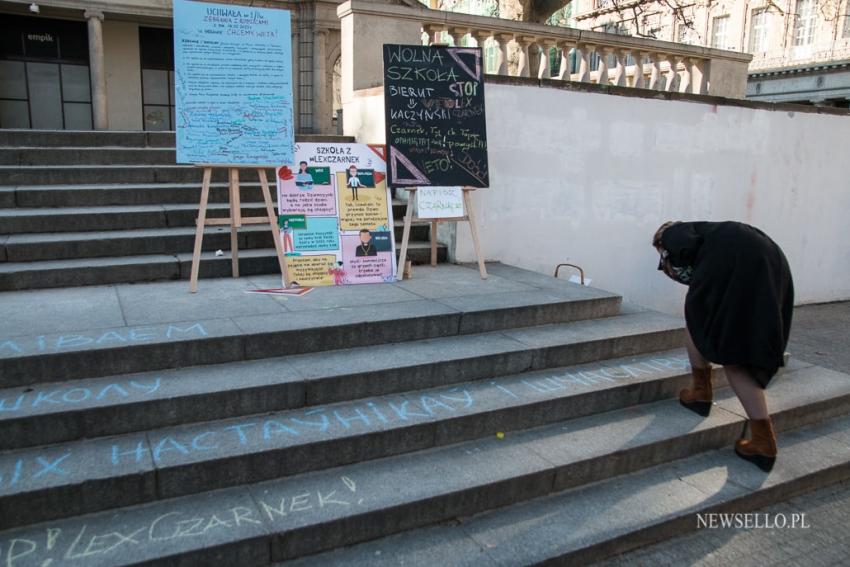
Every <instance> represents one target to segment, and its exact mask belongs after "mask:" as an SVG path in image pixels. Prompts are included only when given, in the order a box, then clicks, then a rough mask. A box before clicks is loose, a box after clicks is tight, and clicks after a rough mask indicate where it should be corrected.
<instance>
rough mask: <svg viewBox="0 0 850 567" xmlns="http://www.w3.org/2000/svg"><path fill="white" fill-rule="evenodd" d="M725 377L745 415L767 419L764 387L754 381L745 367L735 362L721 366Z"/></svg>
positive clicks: (768, 414) (768, 415) (751, 417)
mask: <svg viewBox="0 0 850 567" xmlns="http://www.w3.org/2000/svg"><path fill="white" fill-rule="evenodd" d="M723 370H724V371H725V372H726V379H727V380H728V381H729V385H730V386H732V389H733V390H734V391H735V395H736V396H738V399H739V400H740V401H741V405H742V406H744V411H746V412H747V417H749V418H750V419H751V420H754V419H768V418H769V417H770V413H769V412H768V411H767V400H766V399H765V397H764V389H763V388H762V387H761V386H760V385H759V384H758V382H756V379H755V378H753V377H752V376H751V375H750V373H749V372H747V370H746V368H744V367H742V366H738V365H736V364H729V365H727V366H724V367H723Z"/></svg>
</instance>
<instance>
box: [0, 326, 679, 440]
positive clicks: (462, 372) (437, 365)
mask: <svg viewBox="0 0 850 567" xmlns="http://www.w3.org/2000/svg"><path fill="white" fill-rule="evenodd" d="M494 338H496V339H499V340H500V344H501V343H502V342H503V343H511V341H510V340H509V339H508V338H507V337H504V336H503V335H501V334H500V333H482V334H478V335H467V336H465V337H463V339H461V340H464V341H465V342H467V343H469V344H468V346H467V350H466V351H465V352H464V353H463V355H455V356H445V357H443V358H438V359H432V360H429V361H428V362H422V361H413V362H411V363H410V364H407V365H395V366H391V365H386V366H383V367H371V368H365V369H360V368H356V367H355V368H349V369H348V372H347V373H346V372H327V371H319V372H316V371H315V370H313V371H312V372H311V371H310V370H309V369H310V367H311V366H310V365H311V363H313V364H315V363H316V362H319V363H321V362H322V361H323V360H324V359H326V358H327V356H329V354H330V353H327V352H319V353H311V354H306V355H295V356H293V357H278V358H271V359H261V360H254V361H247V362H245V361H240V362H232V363H224V364H217V365H207V366H196V367H190V368H181V369H175V370H168V371H165V372H156V371H154V372H147V373H140V374H130V375H119V376H108V377H102V378H89V379H81V380H73V381H66V382H52V383H41V384H33V385H31V386H30V387H27V388H24V389H23V390H22V388H21V387H16V388H7V389H4V390H0V427H2V428H3V430H4V432H6V435H4V437H3V439H2V440H0V450H11V449H21V448H25V447H31V446H35V445H48V444H53V443H62V442H68V441H73V440H76V439H82V438H87V439H92V438H96V437H106V436H110V435H119V434H125V433H131V432H133V431H142V430H147V429H154V428H159V427H171V426H178V425H184V424H187V423H194V422H199V421H209V420H216V419H231V418H235V417H240V416H245V415H251V414H259V413H267V412H271V411H285V410H295V409H299V408H305V407H311V406H321V405H324V404H332V403H339V402H352V401H355V400H362V399H365V398H370V397H375V396H387V395H392V394H399V393H402V392H408V391H412V390H424V389H431V388H437V387H453V386H455V385H457V384H460V383H463V382H475V381H479V380H485V379H488V378H490V379H495V378H500V377H503V376H511V375H523V374H525V373H526V372H530V371H532V370H536V371H541V370H546V371H549V372H554V373H556V374H557V372H558V368H560V369H562V370H563V372H564V373H566V374H570V373H571V372H572V371H575V372H581V373H582V375H585V376H586V377H587V378H586V379H587V380H589V381H590V382H591V383H595V382H596V381H599V380H606V381H609V382H610V381H612V379H611V377H610V376H609V374H610V372H607V371H606V372H603V374H602V376H601V377H600V376H598V375H596V374H595V372H599V371H601V369H607V368H609V367H610V366H611V365H612V364H624V365H625V364H627V363H626V362H625V361H626V360H627V359H633V360H638V361H641V362H640V363H638V362H635V363H634V364H643V362H642V359H644V358H649V359H651V363H650V364H643V366H642V367H641V366H636V367H634V368H632V366H631V364H632V363H628V367H626V368H623V369H622V371H623V372H626V373H638V374H650V373H651V372H653V371H656V372H657V371H658V370H659V369H658V365H659V364H660V365H662V366H663V365H665V364H666V365H668V366H670V365H671V364H672V365H677V366H682V368H684V367H685V366H686V360H685V359H683V358H682V357H681V352H679V351H671V350H669V349H667V350H662V351H648V353H641V354H637V355H635V354H630V355H629V356H619V354H621V353H620V350H627V349H625V348H619V349H618V348H617V347H616V346H615V347H613V348H612V349H611V352H613V353H614V356H612V357H609V358H603V359H600V360H598V361H593V360H581V361H580V362H579V363H578V364H572V365H561V366H560V367H559V366H555V367H549V366H547V365H546V364H545V360H544V361H537V362H535V360H534V352H535V350H534V348H533V347H527V346H524V345H523V346H520V344H519V343H516V344H515V345H513V347H514V348H513V350H509V351H505V352H499V351H497V350H495V349H494V347H493V346H492V345H490V344H489V340H490V339H494ZM628 338H629V335H622V336H620V337H617V336H614V335H612V336H611V337H610V340H613V341H618V340H619V341H621V342H622V341H623V340H627V339H628ZM458 340H459V339H458V337H455V336H451V337H443V338H438V339H428V340H427V343H429V344H428V346H429V348H430V349H431V350H434V351H441V350H442V351H444V352H449V351H448V349H443V348H442V345H446V346H448V345H450V344H456V343H457V341H458ZM476 342H479V344H476ZM671 342H672V341H671ZM417 344H418V341H411V342H409V343H398V344H391V345H386V347H387V348H389V349H393V350H395V351H397V355H398V357H399V358H404V356H405V351H409V350H410V349H415V348H417ZM572 348H573V349H578V348H581V345H580V344H578V345H573V347H572ZM373 353H374V347H359V348H355V349H343V350H339V351H337V353H336V354H337V355H339V356H344V357H346V358H347V359H350V360H357V359H358V358H359V359H361V361H362V359H364V358H366V357H368V356H370V355H371V354H373ZM245 365H250V366H249V367H246V366H245ZM594 365H595V366H598V367H599V368H597V369H595V370H589V369H588V367H589V366H594ZM231 369H232V370H233V372H236V371H241V374H242V376H243V380H245V381H246V382H247V383H246V384H244V385H242V386H240V387H236V388H232V389H228V390H222V389H221V382H222V381H224V380H227V378H228V376H229V375H230V373H231ZM653 369H654V370H653ZM266 375H273V376H275V377H276V378H277V380H276V381H268V380H266V379H265V378H264V376H266ZM205 379H206V380H207V382H206V383H208V384H209V386H208V387H206V388H204V387H201V388H196V387H195V386H189V385H188V384H189V383H191V384H197V383H204V380H205ZM579 382H581V380H580V381H579ZM550 387H555V388H560V386H559V385H557V384H555V385H554V386H553V385H551V384H550ZM347 392H351V393H347ZM272 394H273V395H272ZM252 398H253V399H252ZM104 399H105V400H106V402H105V403H104V402H103V401H102V400H104ZM234 399H236V400H239V403H238V404H235V403H233V402H232V400H234ZM196 404H200V405H202V407H203V416H204V418H205V419H201V418H193V417H192V416H194V415H196V414H198V411H199V410H198V407H199V406H198V405H196ZM45 407H46V408H47V411H44V409H43V408H45ZM243 408H244V409H243ZM28 409H29V410H30V411H29V413H27V410H28ZM17 412H20V413H17ZM133 412H137V414H138V415H137V414H134V413H133ZM44 423H49V424H51V427H49V428H48V430H49V431H50V437H49V438H48V439H44V435H43V434H42V435H36V434H35V433H34V431H37V430H38V429H39V428H41V427H43V424H44ZM35 438H39V439H42V440H40V441H31V439H35Z"/></svg>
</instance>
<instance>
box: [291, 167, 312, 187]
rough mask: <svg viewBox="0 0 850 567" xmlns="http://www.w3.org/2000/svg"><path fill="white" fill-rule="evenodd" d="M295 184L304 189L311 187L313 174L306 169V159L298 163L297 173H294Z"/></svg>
mask: <svg viewBox="0 0 850 567" xmlns="http://www.w3.org/2000/svg"><path fill="white" fill-rule="evenodd" d="M295 186H296V187H298V188H299V189H304V190H310V189H312V188H313V176H312V175H311V174H310V172H308V171H307V162H306V161H302V162H300V163H299V164H298V173H297V174H296V175H295Z"/></svg>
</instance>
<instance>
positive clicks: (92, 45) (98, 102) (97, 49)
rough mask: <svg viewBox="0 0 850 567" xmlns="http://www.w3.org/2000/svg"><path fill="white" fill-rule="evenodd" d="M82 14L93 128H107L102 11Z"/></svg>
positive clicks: (89, 11)
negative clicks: (86, 45)
mask: <svg viewBox="0 0 850 567" xmlns="http://www.w3.org/2000/svg"><path fill="white" fill-rule="evenodd" d="M83 16H84V17H85V18H86V20H87V21H88V27H89V72H90V73H91V102H92V114H93V116H94V129H95V130H106V129H108V128H109V118H108V115H107V112H106V68H105V65H104V63H103V12H99V11H97V10H86V11H85V13H84V14H83Z"/></svg>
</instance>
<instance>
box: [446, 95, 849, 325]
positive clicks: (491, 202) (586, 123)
mask: <svg viewBox="0 0 850 567" xmlns="http://www.w3.org/2000/svg"><path fill="white" fill-rule="evenodd" d="M519 108H521V109H522V112H517V109H519ZM786 108H787V107H786ZM487 116H488V121H487V129H488V140H489V148H490V150H489V158H490V167H491V174H490V175H491V177H490V178H491V182H492V186H491V187H490V188H489V189H483V190H479V191H476V193H475V195H474V203H475V206H476V207H477V214H478V218H479V219H480V227H479V228H480V230H481V235H482V240H483V243H484V244H483V246H484V250H485V256H486V257H487V258H489V259H496V260H501V261H503V262H507V263H510V264H515V265H519V266H522V267H526V268H530V269H533V270H537V271H540V272H543V273H549V272H551V271H552V270H553V268H554V266H555V264H557V263H559V262H564V261H571V262H574V263H578V264H580V265H581V266H583V267H584V268H585V269H586V271H587V275H588V276H589V277H590V278H592V279H593V285H595V286H599V287H602V288H604V289H608V290H611V291H615V292H619V293H622V294H623V295H624V296H625V298H626V300H628V301H633V302H636V303H639V304H642V305H646V306H648V307H653V308H656V309H660V310H663V311H666V312H670V313H678V312H680V311H681V307H682V299H683V297H684V292H685V288H684V286H681V285H679V284H676V283H674V282H672V281H670V280H668V279H667V278H666V277H665V276H663V275H661V273H660V272H658V271H656V266H657V264H658V255H657V253H656V252H655V250H654V249H653V248H652V247H651V246H650V244H649V242H650V239H651V237H652V234H653V232H654V231H655V229H656V228H657V227H658V226H659V225H660V224H661V223H662V222H663V221H665V220H670V219H673V220H740V221H744V222H748V223H751V224H754V225H756V226H758V227H760V228H762V229H763V230H764V231H765V232H767V233H768V234H769V235H771V236H772V237H773V238H774V240H776V241H777V242H778V243H779V245H780V246H781V247H782V248H783V250H784V251H785V253H786V255H787V256H788V260H789V262H790V264H791V268H792V270H793V274H794V279H795V284H796V287H797V301H798V303H807V302H817V301H830V300H837V299H847V298H850V238H848V237H847V234H848V231H847V214H848V212H849V211H850V190H848V189H850V187H848V179H850V161H848V159H847V148H848V147H850V116H836V115H820V114H813V113H803V112H789V111H769V110H761V109H752V108H742V107H736V106H715V105H712V104H700V103H694V102H679V101H661V100H652V99H636V98H628V97H619V96H603V95H599V94H595V93H586V92H569V91H564V90H559V89H554V88H540V87H529V86H516V85H490V84H488V85H487ZM497 117H498V119H496V118H497ZM456 253H457V258H458V259H459V260H461V261H472V260H473V254H472V250H471V242H470V238H469V232H468V231H467V230H465V229H464V227H460V228H459V229H458V242H457V250H456Z"/></svg>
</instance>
